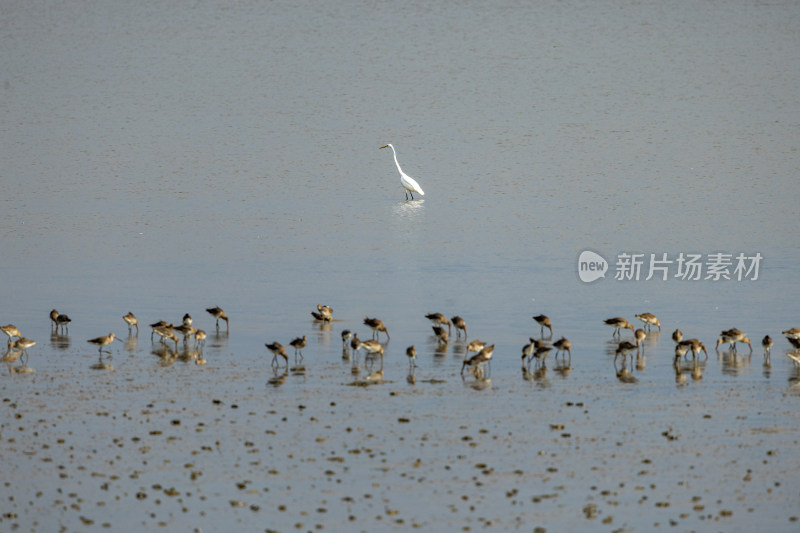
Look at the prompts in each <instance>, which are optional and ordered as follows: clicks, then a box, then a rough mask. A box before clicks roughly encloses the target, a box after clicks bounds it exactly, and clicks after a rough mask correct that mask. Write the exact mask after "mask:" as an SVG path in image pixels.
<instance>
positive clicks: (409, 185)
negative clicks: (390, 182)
mask: <svg viewBox="0 0 800 533" xmlns="http://www.w3.org/2000/svg"><path fill="white" fill-rule="evenodd" d="M381 148H391V149H392V153H393V154H394V164H395V165H397V171H398V172H400V184H401V185H403V189H405V192H406V200H408V195H409V194H411V199H412V200H413V199H414V193H415V192H416V193H419V194H420V195H421V196H425V193H424V192H423V191H422V187H420V186H419V183H417V180H415V179H414V178H412V177H411V176H409V175H408V174H406V173H405V172H403V169H402V168H400V163H398V162H397V152H396V151H395V149H394V146H392V145H391V144H385V145H383V146H381Z"/></svg>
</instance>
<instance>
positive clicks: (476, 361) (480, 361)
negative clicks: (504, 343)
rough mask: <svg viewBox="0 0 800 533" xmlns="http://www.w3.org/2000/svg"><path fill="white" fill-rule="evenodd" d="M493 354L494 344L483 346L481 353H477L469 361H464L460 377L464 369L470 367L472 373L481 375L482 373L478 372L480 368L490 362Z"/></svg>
mask: <svg viewBox="0 0 800 533" xmlns="http://www.w3.org/2000/svg"><path fill="white" fill-rule="evenodd" d="M493 353H494V344H492V345H490V346H484V347H483V349H481V351H479V352H478V353H476V354H475V355H473V356H472V357H470V358H469V359H464V362H463V363H462V364H461V375H462V376H463V375H464V369H465V368H466V367H468V366H469V367H472V369H473V371H474V372H480V375H483V372H482V371H481V370H480V368H481V367H483V366H484V365H486V364H487V363H489V361H491V360H492V354H493ZM476 375H477V374H476Z"/></svg>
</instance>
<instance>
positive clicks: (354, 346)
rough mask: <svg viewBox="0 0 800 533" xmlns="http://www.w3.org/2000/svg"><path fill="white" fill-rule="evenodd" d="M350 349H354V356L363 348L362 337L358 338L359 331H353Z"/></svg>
mask: <svg viewBox="0 0 800 533" xmlns="http://www.w3.org/2000/svg"><path fill="white" fill-rule="evenodd" d="M350 349H351V350H353V358H354V359H355V358H356V357H357V356H358V351H359V350H360V349H361V339H359V338H358V333H353V339H352V340H351V341H350Z"/></svg>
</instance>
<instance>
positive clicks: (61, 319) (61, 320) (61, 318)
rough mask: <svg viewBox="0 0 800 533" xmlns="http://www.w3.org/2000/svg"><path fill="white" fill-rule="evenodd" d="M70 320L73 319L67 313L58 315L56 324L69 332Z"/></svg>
mask: <svg viewBox="0 0 800 533" xmlns="http://www.w3.org/2000/svg"><path fill="white" fill-rule="evenodd" d="M70 322H72V319H71V318H70V317H68V316H67V315H58V316H57V317H56V324H58V327H59V328H61V330H62V331H64V330H66V331H67V332H69V324H70Z"/></svg>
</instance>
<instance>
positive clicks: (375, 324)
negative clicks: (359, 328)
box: [364, 317, 389, 341]
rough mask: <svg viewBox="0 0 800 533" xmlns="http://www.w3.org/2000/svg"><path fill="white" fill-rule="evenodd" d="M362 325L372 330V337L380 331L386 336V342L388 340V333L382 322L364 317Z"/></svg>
mask: <svg viewBox="0 0 800 533" xmlns="http://www.w3.org/2000/svg"><path fill="white" fill-rule="evenodd" d="M364 325H365V326H368V327H369V328H370V329H371V330H372V335H373V337H374V336H376V335H377V334H379V333H380V332H381V331H382V332H384V333H385V334H386V340H387V341H388V340H389V331H388V330H387V329H386V326H384V325H383V322H381V321H380V320H379V319H377V318H370V317H366V318H365V319H364Z"/></svg>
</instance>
